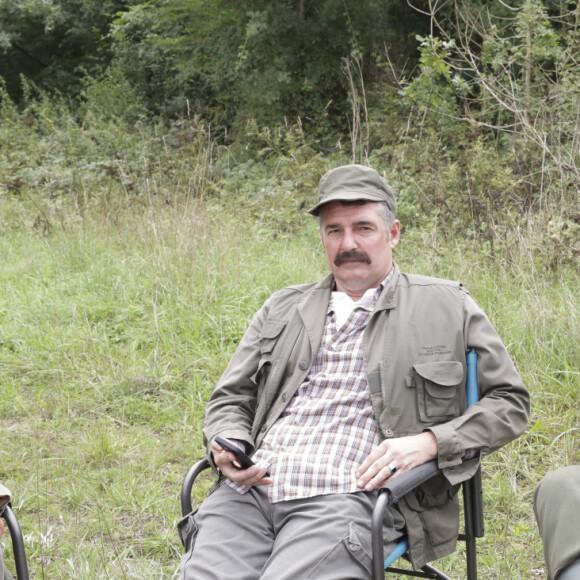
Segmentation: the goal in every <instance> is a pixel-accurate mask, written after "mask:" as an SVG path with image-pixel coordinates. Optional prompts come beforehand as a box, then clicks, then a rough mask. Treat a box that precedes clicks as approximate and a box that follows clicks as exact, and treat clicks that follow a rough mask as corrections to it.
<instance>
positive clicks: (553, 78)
mask: <svg viewBox="0 0 580 580" xmlns="http://www.w3.org/2000/svg"><path fill="white" fill-rule="evenodd" d="M579 23H580V8H579V7H578V5H577V4H575V5H573V4H567V3H565V2H561V0H544V1H542V0H516V2H515V3H514V4H512V5H510V4H508V3H506V2H504V1H503V0H489V1H486V2H479V1H475V0H457V2H454V3H438V2H431V1H429V0H416V1H414V0H408V1H403V0H320V1H318V2H314V1H313V0H245V1H243V2H241V1H236V0H171V1H169V0H148V1H139V0H107V1H105V2H102V1H100V0H99V1H97V0H60V1H59V0H0V50H1V51H2V54H3V58H2V61H1V63H0V75H1V76H2V77H3V78H4V80H5V82H6V85H7V89H8V94H10V95H11V96H12V98H13V99H14V98H16V100H18V98H19V97H20V94H19V92H18V91H19V90H20V89H21V86H22V85H21V82H20V75H23V77H25V78H27V79H30V80H32V81H33V83H34V84H35V85H36V86H38V87H39V89H41V90H40V93H39V94H40V100H42V99H46V98H49V99H50V98H56V97H51V96H50V95H53V96H54V95H55V94H56V93H60V94H62V95H65V97H66V99H65V102H66V103H67V106H70V103H74V107H71V108H72V109H73V110H74V115H75V116H76V117H75V118H76V119H77V121H78V122H79V123H80V124H81V125H82V126H83V128H86V127H89V126H90V125H91V123H92V121H93V119H95V118H101V119H103V118H105V119H107V120H108V121H109V120H115V119H117V120H121V119H122V120H123V122H127V123H129V124H130V125H131V124H133V125H134V124H135V123H136V122H137V121H140V120H143V119H146V118H148V119H150V120H151V119H152V118H154V117H157V118H161V119H162V120H163V122H164V123H166V124H167V126H168V127H171V129H172V131H175V132H176V133H177V134H181V133H180V131H181V130H182V129H181V128H182V127H184V126H196V127H200V128H202V129H203V131H207V133H208V135H209V138H210V139H211V141H212V143H213V144H217V145H219V146H222V145H225V146H226V147H227V156H228V157H227V163H228V164H229V162H230V156H231V158H235V159H236V162H237V163H239V164H244V163H248V166H249V167H251V164H255V163H256V161H259V162H261V167H262V171H264V169H263V168H264V167H265V161H267V160H271V159H276V158H277V159H279V158H280V157H283V158H285V159H287V158H291V159H292V160H293V161H295V162H297V163H302V162H303V163H309V162H311V160H312V159H313V158H316V156H317V155H320V154H321V153H322V154H323V155H325V156H328V155H334V154H337V155H338V154H340V155H348V157H350V159H351V160H352V161H358V162H374V163H377V164H379V165H380V166H385V167H389V168H391V171H392V172H393V174H396V175H399V176H403V177H393V179H400V180H401V183H400V184H399V185H400V187H399V190H400V197H401V204H400V207H401V208H402V211H405V212H407V213H408V215H409V216H412V215H414V214H419V213H433V214H434V215H435V216H436V218H437V219H440V220H442V221H443V220H448V221H449V220H457V221H458V223H461V224H466V223H470V227H471V228H472V230H473V231H477V232H480V233H482V234H484V235H485V236H487V237H488V238H489V239H490V240H492V239H493V238H494V237H495V236H497V235H498V234H497V232H498V231H499V230H498V229H499V228H500V227H501V226H500V225H498V223H497V216H501V215H502V212H503V211H504V210H505V209H506V207H509V208H511V209H514V208H516V209H517V211H520V212H521V211H537V210H538V209H544V208H545V207H547V205H548V204H549V202H550V200H556V199H564V198H565V199H570V198H572V199H574V200H575V201H574V203H576V204H577V202H578V197H579V196H578V195H577V193H578V190H579V188H580V163H579V158H580V140H579V139H578V135H579V134H580V120H579V118H578V110H580V91H578V86H579V83H580V62H579V61H578V48H579V46H580V41H579V30H580V27H579V26H578V24H579ZM24 86H25V87H28V86H30V84H29V83H28V84H26V83H25V85H24ZM5 94H6V93H4V92H3V91H1V90H0V101H2V99H3V98H4V99H5V100H6V99H7V97H6V96H4V97H3V96H2V95H5ZM71 97H72V98H71ZM0 104H1V102H0ZM19 104H20V107H21V109H25V113H26V115H27V117H26V119H27V122H29V120H30V122H33V120H34V119H35V118H37V117H38V116H39V115H40V114H41V113H40V112H39V111H41V110H42V109H41V108H38V107H37V106H36V105H35V102H34V99H31V97H30V95H29V94H27V95H25V96H24V98H21V99H20V103H19ZM191 124H193V125H191ZM46 126H50V125H46ZM180 138H182V139H185V140H188V139H191V136H187V135H181V137H180ZM9 165H10V164H9ZM10 167H12V165H10ZM212 167H213V170H214V171H215V172H216V175H217V176H218V179H219V175H221V174H223V173H220V172H222V169H221V168H220V167H219V163H216V164H215V165H214V166H212ZM228 167H229V165H228ZM276 167H279V165H276ZM251 171H255V169H254V168H252V169H251ZM409 176H411V179H412V180H413V185H409V184H408V183H405V180H406V179H409ZM254 177H255V176H253V178H254ZM15 179H16V181H15V182H16V183H19V182H20V181H19V180H21V179H22V178H21V176H20V175H18V177H17V178H15ZM253 182H254V183H255V179H253ZM300 187H302V185H300V186H299V188H300ZM294 188H296V183H294V184H293V185H292V187H290V189H294ZM306 188H307V186H306V184H305V185H304V190H306ZM264 190H266V188H264ZM570 193H572V196H571V195H570ZM574 194H576V195H574ZM251 195H253V194H251ZM258 197H259V196H257V197H256V199H254V198H252V199H254V201H256V204H257V206H260V204H261V203H262V201H263V200H262V199H261V198H260V199H258ZM575 207H576V206H573V208H572V209H569V210H566V211H568V214H567V215H566V217H565V219H566V220H568V221H567V222H566V223H574V224H576V223H577V221H580V219H578V218H577V213H580V210H577V209H574V208H575ZM570 220H571V221H570Z"/></svg>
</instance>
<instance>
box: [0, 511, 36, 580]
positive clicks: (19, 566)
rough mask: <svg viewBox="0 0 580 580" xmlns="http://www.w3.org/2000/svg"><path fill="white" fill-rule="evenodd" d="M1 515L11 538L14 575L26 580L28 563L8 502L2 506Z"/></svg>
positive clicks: (15, 520) (20, 533) (14, 517)
mask: <svg viewBox="0 0 580 580" xmlns="http://www.w3.org/2000/svg"><path fill="white" fill-rule="evenodd" d="M2 517H3V518H4V520H5V521H6V524H7V526H8V530H9V531H10V537H11V538H12V550H13V552H14V562H15V563H16V577H17V578H18V580H28V579H29V575H28V563H27V562H26V553H25V551H24V538H23V537H22V531H21V529H20V526H19V524H18V520H17V519H16V516H15V515H14V512H13V511H12V508H11V507H10V505H9V504H8V505H6V506H4V511H3V513H2ZM0 572H1V570H0Z"/></svg>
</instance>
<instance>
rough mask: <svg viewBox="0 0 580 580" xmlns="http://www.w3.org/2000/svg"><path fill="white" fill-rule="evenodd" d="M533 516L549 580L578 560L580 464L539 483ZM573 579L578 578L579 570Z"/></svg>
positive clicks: (551, 475) (552, 474)
mask: <svg viewBox="0 0 580 580" xmlns="http://www.w3.org/2000/svg"><path fill="white" fill-rule="evenodd" d="M534 513H535V515H536V521H537V522H538V529H539V531H540V536H541V537H542V542H543V544H544V558H545V560H546V566H547V568H548V577H549V578H550V580H554V579H555V578H559V577H560V576H561V575H562V573H563V571H564V570H565V569H566V568H567V567H568V566H569V565H570V564H572V563H573V562H575V561H576V560H578V559H579V558H580V465H570V466H568V467H562V468H560V469H557V470H556V471H553V472H552V473H549V474H548V475H546V476H545V477H544V479H542V481H540V483H539V484H538V486H537V487H536V490H535V492H534ZM576 574H577V575H574V576H573V577H574V578H580V570H577V571H576Z"/></svg>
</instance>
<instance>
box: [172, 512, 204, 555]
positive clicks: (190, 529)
mask: <svg viewBox="0 0 580 580" xmlns="http://www.w3.org/2000/svg"><path fill="white" fill-rule="evenodd" d="M196 514H197V510H193V511H192V512H190V513H188V514H187V515H186V516H185V517H184V518H182V519H181V520H179V522H177V533H178V534H179V538H180V539H181V543H182V544H183V547H184V548H185V551H186V552H189V551H190V550H191V549H192V548H193V546H194V545H195V538H196V537H197V533H198V531H199V527H198V525H197V521H196V517H195V516H196Z"/></svg>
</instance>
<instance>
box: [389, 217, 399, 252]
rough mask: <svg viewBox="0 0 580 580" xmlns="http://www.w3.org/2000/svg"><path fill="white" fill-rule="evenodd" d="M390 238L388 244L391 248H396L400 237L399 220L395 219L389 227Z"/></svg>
mask: <svg viewBox="0 0 580 580" xmlns="http://www.w3.org/2000/svg"><path fill="white" fill-rule="evenodd" d="M389 234H390V239H389V244H390V246H391V248H396V247H397V245H398V243H399V240H400V239H401V222H400V221H399V220H395V221H394V222H393V225H392V226H391V229H390V230H389Z"/></svg>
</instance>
